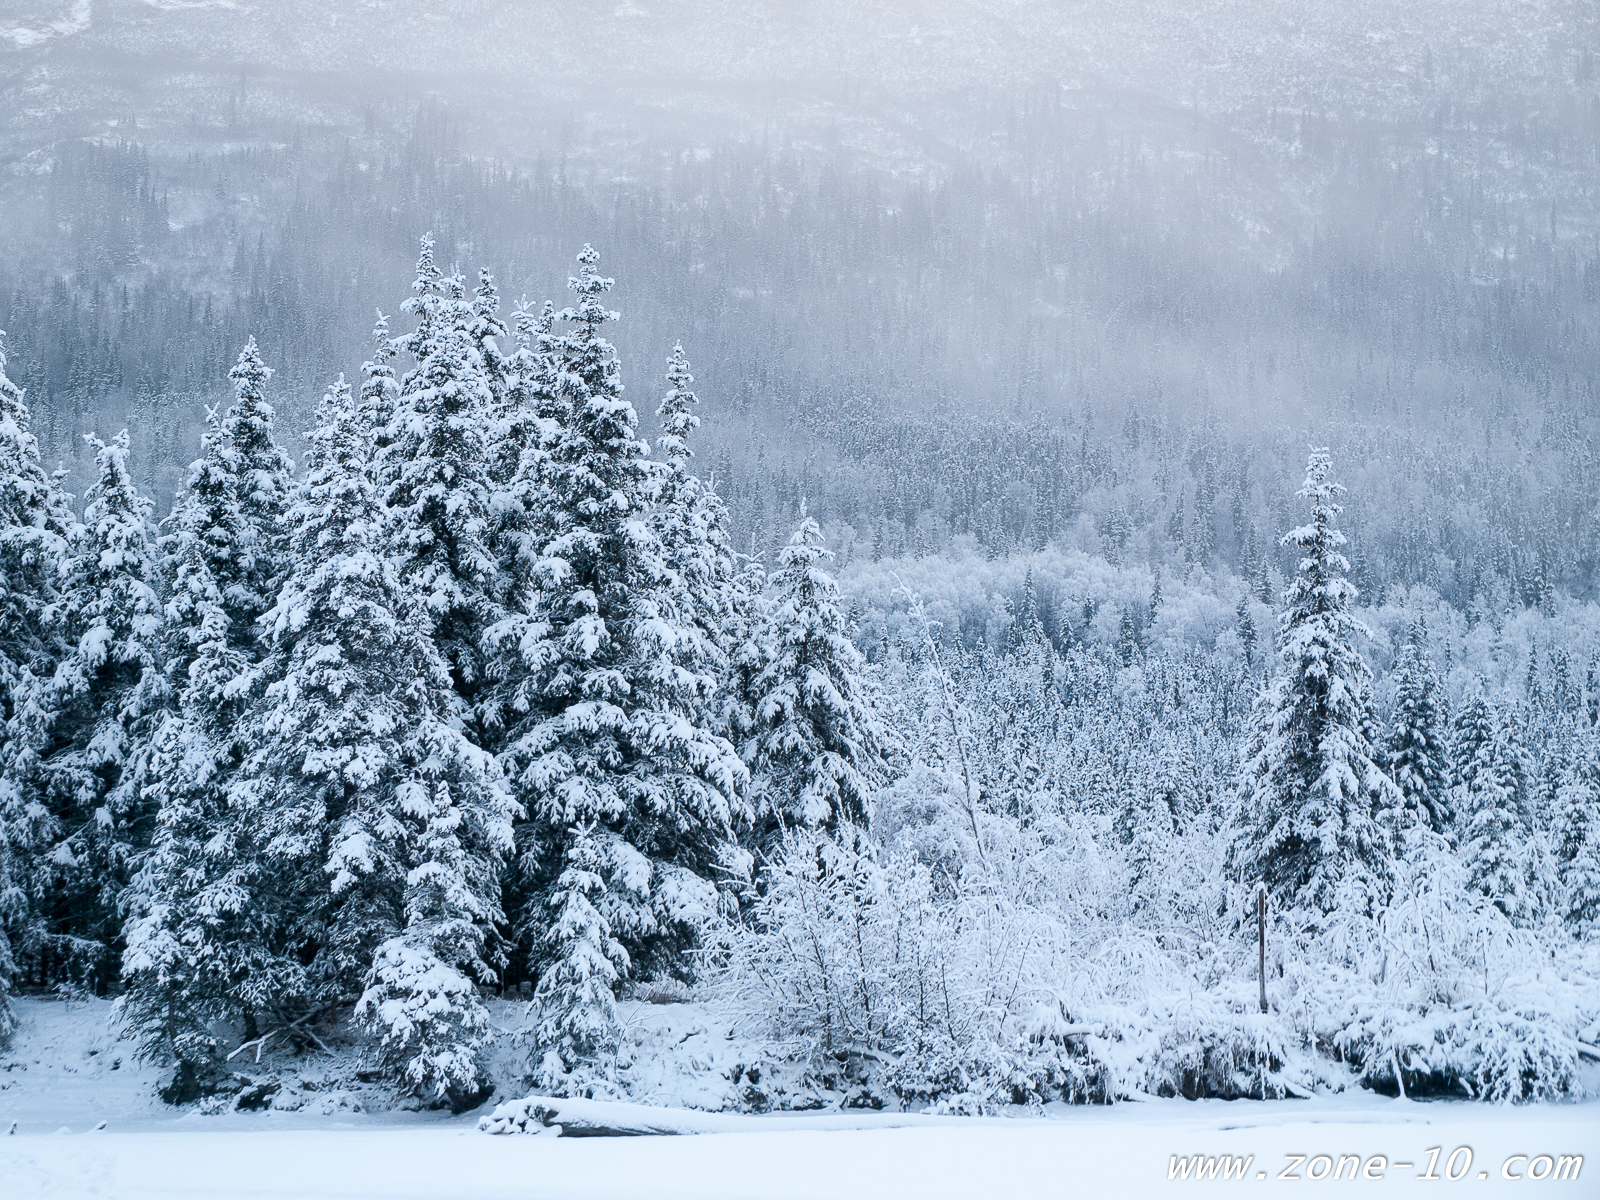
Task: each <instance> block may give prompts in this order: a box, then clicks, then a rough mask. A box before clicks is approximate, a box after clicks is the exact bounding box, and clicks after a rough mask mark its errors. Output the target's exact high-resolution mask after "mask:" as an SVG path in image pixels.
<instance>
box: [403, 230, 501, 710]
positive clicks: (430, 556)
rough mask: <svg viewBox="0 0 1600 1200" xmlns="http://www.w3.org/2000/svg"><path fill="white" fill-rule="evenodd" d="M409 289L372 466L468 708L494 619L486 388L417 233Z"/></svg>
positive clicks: (490, 401) (471, 322) (466, 328)
mask: <svg viewBox="0 0 1600 1200" xmlns="http://www.w3.org/2000/svg"><path fill="white" fill-rule="evenodd" d="M412 293H413V294H412V295H411V297H410V298H408V299H407V300H406V302H405V304H404V305H403V306H402V307H403V308H404V310H405V311H406V312H408V313H411V314H414V315H415V316H416V318H417V326H416V328H415V329H414V330H413V331H412V332H411V333H410V334H408V335H407V336H405V337H404V338H401V339H400V340H399V343H398V344H399V347H400V348H401V349H403V350H405V351H406V352H407V353H408V354H410V355H411V357H412V359H413V365H412V367H411V369H410V370H409V371H407V372H406V374H405V377H404V378H403V379H402V380H401V382H400V394H399V396H398V397H397V399H396V400H395V408H394V415H393V417H392V418H391V420H390V424H389V428H388V431H387V433H386V434H385V437H386V440H387V441H388V443H389V444H388V445H387V446H385V447H384V448H383V449H382V450H381V451H380V453H379V455H378V459H377V462H376V464H375V470H376V473H377V477H378V479H379V481H380V482H381V483H382V484H383V486H384V488H385V491H384V496H383V500H384V503H385V505H386V506H387V507H388V509H389V512H390V516H391V523H390V528H391V532H392V539H393V541H392V547H391V553H392V554H394V555H395V556H397V558H398V561H399V563H400V571H401V575H402V577H403V578H404V579H405V581H406V583H407V585H408V586H410V587H412V588H414V589H415V590H416V591H417V593H418V594H419V595H420V596H421V597H422V599H423V603H424V604H425V605H426V607H427V611H428V613H429V615H430V618H431V621H432V631H431V632H432V637H433V641H434V644H435V645H436V646H438V648H439V651H440V653H441V654H442V655H443V656H444V659H445V662H446V663H448V664H449V667H450V672H451V676H452V679H453V680H454V683H455V687H456V690H457V691H458V692H459V693H460V694H461V696H462V697H463V699H465V700H466V701H467V702H468V704H469V705H471V704H472V703H473V702H474V700H475V698H476V697H477V695H478V693H479V692H480V690H481V689H482V687H483V684H484V681H485V673H484V633H485V631H486V629H487V628H488V627H489V625H490V624H491V623H492V622H493V620H494V619H495V617H496V615H497V610H496V607H495V605H494V603H493V599H492V595H491V592H492V587H493V582H494V575H495V568H496V563H495V559H494V555H493V554H492V553H491V551H490V548H489V545H488V536H489V526H490V505H491V499H492V494H491V487H490V482H489V454H488V450H487V447H486V446H485V444H484V435H485V430H486V426H487V422H488V419H489V417H490V414H491V413H492V411H493V406H494V396H493V392H492V391H491V388H490V384H489V375H488V371H487V368H486V366H485V363H484V359H483V346H482V342H481V340H480V337H479V336H478V333H479V327H480V325H481V324H482V323H483V322H484V321H486V320H487V319H488V318H487V317H486V316H482V315H480V314H477V313H475V312H474V309H473V305H472V303H471V302H469V301H468V300H467V298H466V287H465V284H464V283H463V282H462V279H461V277H460V276H459V275H448V276H447V275H445V274H444V273H443V272H442V271H441V270H440V269H439V267H438V266H437V265H436V264H435V262H434V259H433V239H432V237H425V238H423V240H422V253H421V256H420V257H419V259H418V261H417V274H416V280H415V282H414V283H413V284H412Z"/></svg>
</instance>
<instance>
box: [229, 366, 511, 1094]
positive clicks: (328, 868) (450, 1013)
mask: <svg viewBox="0 0 1600 1200" xmlns="http://www.w3.org/2000/svg"><path fill="white" fill-rule="evenodd" d="M308 440H309V441H310V443H311V453H310V457H309V461H308V464H307V465H308V475H307V478H306V481H305V484H304V486H303V487H302V488H301V489H300V490H299V492H298V493H297V495H296V497H295V501H294V504H293V506H292V507H291V509H290V511H289V513H288V516H287V521H286V528H287V533H288V551H289V570H288V573H287V577H286V579H285V582H284V587H283V590H282V592H281V593H280V594H279V597H278V601H277V604H276V605H275V606H274V607H273V608H272V610H271V611H270V612H269V613H268V615H267V619H266V621H265V622H264V624H265V625H266V626H267V629H268V630H269V634H268V637H269V640H270V645H271V649H270V651H269V653H268V655H267V657H266V659H265V660H264V662H263V663H262V666H261V669H260V672H259V674H260V676H261V678H262V680H263V681H264V685H265V686H264V687H263V689H262V690H261V692H260V699H259V701H258V703H257V704H256V705H254V706H253V708H252V710H251V712H250V713H249V714H248V716H247V718H246V726H247V730H248V739H247V740H248V742H249V744H250V746H251V747H252V749H251V752H250V754H249V756H248V757H247V758H246V760H245V762H244V765H243V767H242V769H241V771H240V778H239V781H238V782H237V783H236V784H235V786H234V787H233V789H232V791H231V800H232V804H233V806H234V808H235V809H236V810H237V811H238V812H239V813H240V814H241V819H242V821H243V822H244V823H245V824H246V826H247V828H248V832H249V836H248V841H249V842H250V844H251V845H252V846H254V847H255V848H256V851H257V853H258V854H259V856H260V861H261V867H260V870H259V872H258V878H257V882H256V887H255V894H256V897H257V903H258V904H260V905H262V907H263V908H264V909H265V910H266V911H268V912H271V913H273V914H274V926H273V930H272V932H273V941H272V943H271V945H270V946H269V949H270V950H271V951H272V952H273V953H274V956H275V958H276V959H277V961H278V962H280V963H281V964H283V965H282V966H280V967H279V968H278V969H276V970H273V971H271V972H268V973H266V974H267V975H268V978H270V979H271V980H272V984H273V986H274V987H275V988H276V989H277V995H276V997H272V996H267V995H262V996H259V997H256V996H251V997H249V998H250V999H251V1000H252V1001H254V1002H255V1003H258V1004H259V1005H261V1006H262V1007H270V1008H271V1009H273V1010H274V1011H275V1012H276V1013H277V1014H278V1015H279V1016H280V1017H283V1018H288V1017H290V1016H300V1015H304V1014H305V1013H306V1012H310V1011H314V1010H316V1009H318V1008H322V1007H326V1006H328V1005H331V1004H334V1003H337V1002H338V1000H339V999H340V997H342V996H345V995H349V994H351V993H352V992H355V991H361V999H360V1002H359V1004H358V1006H357V1012H358V1015H359V1016H360V1017H361V1019H362V1021H363V1023H364V1024H365V1025H366V1026H367V1027H368V1028H369V1029H370V1030H371V1031H372V1032H373V1034H374V1035H375V1036H376V1037H377V1038H378V1040H379V1045H380V1052H379V1057H380V1060H381V1061H382V1062H383V1063H384V1064H385V1066H386V1067H387V1068H388V1069H389V1071H390V1072H391V1074H392V1075H393V1076H394V1078H395V1079H396V1080H397V1081H398V1082H399V1083H400V1084H401V1085H402V1087H403V1088H404V1089H405V1090H406V1091H407V1092H409V1093H411V1094H413V1095H416V1096H418V1097H420V1098H422V1099H424V1100H426V1101H430V1102H446V1103H450V1104H452V1105H460V1104H463V1103H466V1102H467V1101H468V1100H469V1099H470V1098H472V1097H474V1096H476V1095H477V1094H478V1093H479V1091H480V1090H481V1083H482V1078H483V1071H482V1067H481V1065H480V1064H479V1062H478V1061H477V1054H478V1051H479V1049H480V1048H481V1046H482V1044H483V1041H484V1036H485V1031H486V1029H487V1027H488V1016H487V1014H486V1012H485V1011H484V1009H483V1006H482V1003H481V1002H480V1001H479V999H478V996H477V991H476V988H475V986H474V983H475V981H476V982H482V983H490V982H493V981H494V979H495V978H496V974H495V971H494V968H493V966H492V965H491V964H492V963H493V962H494V960H495V958H496V951H495V948H494V946H493V944H492V943H493V941H494V938H495V933H494V925H495V923H496V922H498V921H499V920H500V919H501V911H500V898H499V875H500V869H501V867H502V865H503V861H504V856H505V854H506V853H507V852H508V851H509V850H510V848H511V820H512V816H513V814H514V808H515V806H514V805H513V803H512V801H511V799H510V797H509V795H508V793H507V791H506V789H505V787H504V784H503V782H502V780H501V777H500V774H499V771H498V769H497V767H496V766H495V764H494V762H493V760H492V759H491V758H490V757H489V756H488V755H487V754H485V753H484V752H483V751H481V750H479V749H477V748H476V747H474V746H473V745H472V744H471V743H470V742H469V741H468V740H467V739H466V738H465V737H464V736H463V734H462V732H461V705H460V701H459V699H458V698H457V697H456V695H455V693H454V690H453V689H452V687H451V684H450V677H449V671H448V669H447V668H446V667H445V665H444V662H443V660H442V658H441V657H440V656H439V654H438V652H437V650H436V649H435V648H434V646H433V645H432V643H431V641H430V640H429V638H428V635H427V626H426V623H425V616H424V609H423V607H422V606H421V604H420V603H419V601H418V597H417V596H416V595H415V593H413V592H412V591H410V590H409V588H408V587H407V585H406V584H405V582H404V581H403V580H402V579H401V578H400V576H399V574H398V572H397V570H396V567H395V564H394V563H393V562H392V561H391V560H390V559H389V557H388V556H387V555H386V553H385V546H386V539H387V529H386V514H385V512H384V509H383V506H382V504H381V502H380V500H379V497H378V494H377V489H376V486H375V484H374V482H373V480H372V479H371V477H370V476H369V475H368V474H367V466H368V452H369V444H368V433H367V430H366V429H365V427H364V424H363V422H362V420H361V417H360V415H359V414H358V412H357V410H356V406H355V405H354V403H353V402H352V400H351V396H350V390H349V388H348V386H347V385H346V384H345V383H344V380H343V379H342V378H341V379H340V380H339V382H338V383H337V384H336V385H335V386H334V387H333V389H332V390H331V391H330V392H329V393H328V395H327V396H326V397H325V398H324V400H323V402H322V405H321V408H320V410H319V413H318V427H317V428H316V429H315V430H313V431H312V432H311V433H310V434H309V435H308ZM307 959H309V961H307ZM252 986H253V981H252ZM363 987H364V989H365V990H364V991H362V989H363Z"/></svg>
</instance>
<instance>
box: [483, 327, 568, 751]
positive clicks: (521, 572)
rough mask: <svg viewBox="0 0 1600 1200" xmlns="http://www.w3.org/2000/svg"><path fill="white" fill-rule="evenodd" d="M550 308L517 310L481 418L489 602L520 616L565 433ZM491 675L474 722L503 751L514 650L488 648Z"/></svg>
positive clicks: (544, 532)
mask: <svg viewBox="0 0 1600 1200" xmlns="http://www.w3.org/2000/svg"><path fill="white" fill-rule="evenodd" d="M555 320H556V316H555V306H554V305H553V304H551V303H550V302H549V301H546V302H545V305H544V310H543V312H541V313H540V314H538V315H537V316H535V315H534V314H533V313H532V312H530V311H529V310H528V309H527V307H526V305H524V306H523V307H521V308H519V309H518V310H517V313H516V316H515V330H516V334H515V336H516V341H517V348H516V350H515V352H514V353H512V354H511V355H510V356H509V358H508V359H507V360H505V361H504V362H503V363H501V364H500V368H499V375H500V381H501V383H502V385H503V386H502V387H501V388H500V390H498V391H497V392H495V393H493V395H494V401H495V405H494V408H493V409H492V410H491V411H490V412H489V413H488V414H487V420H488V426H489V433H488V446H489V451H490V461H489V481H490V487H491V499H490V504H489V510H490V523H489V530H488V535H487V543H488V546H489V550H490V552H491V553H492V555H493V556H494V560H495V562H496V564H497V571H496V574H495V579H494V591H493V596H494V601H495V604H496V605H497V606H498V609H499V610H501V611H504V612H509V613H517V612H521V613H526V612H530V611H532V610H533V609H534V608H535V607H536V606H537V603H538V601H537V599H536V593H537V592H538V587H539V583H538V564H539V561H540V556H541V554H542V552H543V549H544V545H545V543H546V542H547V541H548V540H549V537H550V530H549V528H548V513H547V506H546V504H545V496H546V494H547V492H548V490H549V487H550V479H549V471H548V466H549V461H550V448H551V447H552V446H553V445H554V444H555V442H556V440H557V438H558V437H559V435H560V433H561V430H562V429H563V428H564V427H565V426H564V421H563V415H564V410H563V408H562V402H561V399H560V396H559V395H558V392H557V388H556V370H557V362H558V359H559V353H558V348H557V340H558V339H557V337H556V334H555ZM487 669H488V671H489V673H490V674H491V675H492V676H494V678H495V685H496V686H495V687H494V688H493V689H491V690H490V691H489V693H488V697H487V699H486V700H485V701H484V702H482V703H480V704H479V706H478V708H479V719H480V722H481V725H482V728H483V732H484V735H485V740H486V744H488V745H491V746H493V747H494V748H495V749H496V750H499V749H503V747H504V736H505V728H506V725H507V723H508V722H509V721H512V720H514V719H515V718H514V715H513V714H512V712H511V711H509V710H508V709H507V708H506V707H505V705H507V704H508V703H510V702H511V701H512V698H513V697H514V696H515V695H516V694H517V691H518V688H519V686H520V685H521V683H522V682H523V681H524V679H525V678H526V669H525V668H524V667H523V666H522V664H521V663H520V661H519V659H518V656H517V655H516V653H515V652H514V650H512V651H510V652H508V651H507V649H506V648H504V647H494V648H491V650H490V652H489V662H488V663H487Z"/></svg>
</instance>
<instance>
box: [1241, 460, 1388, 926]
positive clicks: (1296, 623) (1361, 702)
mask: <svg viewBox="0 0 1600 1200" xmlns="http://www.w3.org/2000/svg"><path fill="white" fill-rule="evenodd" d="M1331 476H1332V464H1331V462H1330V460H1329V458H1328V453H1327V451H1326V450H1313V451H1312V452H1311V457H1310V461H1309V462H1308V464H1307V467H1306V481H1305V485H1304V486H1303V487H1302V488H1301V489H1300V491H1299V493H1298V494H1299V495H1300V496H1301V497H1303V498H1304V499H1307V500H1309V501H1310V503H1311V523H1310V524H1308V525H1303V526H1301V527H1300V528H1298V529H1295V530H1292V531H1290V532H1289V533H1287V534H1285V535H1284V538H1283V543H1284V545H1288V546H1295V547H1298V548H1299V550H1300V553H1301V558H1300V563H1299V571H1298V573H1297V574H1296V576H1295V577H1294V579H1293V580H1292V581H1291V583H1290V584H1289V586H1288V588H1287V589H1286V590H1285V591H1284V596H1283V599H1284V611H1283V613H1282V615H1281V616H1280V618H1279V630H1278V658H1279V662H1280V664H1281V669H1280V671H1279V673H1278V675H1277V677H1276V678H1275V679H1274V680H1273V681H1272V683H1271V685H1270V686H1269V687H1268V688H1267V689H1266V691H1264V692H1263V693H1262V696H1261V699H1260V701H1259V702H1258V706H1257V714H1256V722H1255V725H1256V728H1255V731H1254V734H1253V736H1252V740H1251V745H1250V749H1249V756H1248V759H1247V761H1246V764H1245V767H1244V777H1243V780H1242V804H1241V810H1240V813H1239V820H1238V823H1237V827H1236V830H1235V837H1234V842H1233V846H1232V858H1233V867H1234V870H1235V871H1236V872H1237V875H1238V878H1240V879H1241V880H1242V881H1243V882H1245V883H1247V884H1254V883H1255V882H1256V881H1258V880H1259V881H1261V882H1264V883H1265V884H1266V885H1267V886H1268V887H1269V888H1270V889H1271V890H1272V891H1273V892H1274V893H1275V894H1276V895H1277V896H1278V897H1279V898H1280V900H1281V901H1282V902H1285V903H1288V904H1292V905H1294V906H1296V907H1298V908H1300V909H1301V910H1303V911H1304V912H1305V913H1307V914H1308V915H1312V916H1314V915H1315V914H1319V913H1322V914H1325V913H1328V912H1331V911H1332V909H1333V907H1334V905H1335V902H1336V896H1337V893H1338V890H1339V887H1340V885H1341V884H1342V883H1344V882H1345V881H1347V880H1350V881H1352V882H1356V883H1358V884H1365V886H1367V887H1368V888H1369V889H1372V890H1374V891H1376V890H1377V889H1379V888H1381V883H1382V880H1383V879H1384V878H1385V877H1386V875H1387V874H1388V860H1389V855H1388V849H1387V845H1386V839H1385V838H1384V836H1383V832H1382V830H1381V829H1380V828H1379V827H1378V824H1377V822H1376V820H1375V819H1374V815H1375V813H1376V812H1377V811H1379V810H1380V809H1383V808H1388V807H1393V806H1395V805H1397V803H1398V801H1397V799H1396V798H1395V796H1394V795H1393V793H1394V792H1395V790H1396V789H1395V785H1394V783H1393V781H1392V780H1390V779H1389V777H1388V776H1387V775H1385V774H1384V772H1383V770H1382V769H1381V768H1380V767H1379V766H1378V764H1377V762H1375V761H1374V759H1375V755H1376V750H1375V748H1374V747H1373V746H1372V745H1371V743H1370V741H1369V739H1368V736H1367V733H1366V729H1367V728H1368V727H1369V707H1370V701H1369V699H1368V692H1367V689H1368V684H1369V681H1370V679H1371V670H1370V668H1368V666H1367V664H1366V661H1365V660H1364V659H1363V658H1362V657H1361V654H1360V651H1359V650H1358V649H1357V641H1358V639H1360V638H1362V637H1365V636H1367V631H1366V629H1365V627H1364V626H1363V625H1362V624H1361V623H1360V622H1359V621H1357V620H1356V618H1355V617H1354V616H1353V615H1352V614H1351V611H1350V607H1351V603H1352V601H1353V600H1354V599H1355V595H1356V590H1355V588H1354V586H1353V585H1351V583H1350V582H1349V581H1348V580H1347V579H1346V578H1345V573H1346V572H1347V571H1349V569H1350V563H1349V560H1347V559H1346V558H1345V556H1344V554H1343V553H1342V552H1341V551H1340V547H1341V546H1343V545H1344V544H1345V538H1344V535H1343V534H1342V533H1340V532H1339V530H1338V529H1337V528H1335V527H1334V524H1333V522H1334V519H1335V518H1336V517H1337V516H1338V515H1339V513H1340V512H1341V511H1342V506H1341V505H1340V504H1339V503H1338V502H1337V501H1336V499H1335V497H1337V496H1339V495H1340V494H1342V493H1343V491H1344V488H1343V486H1342V485H1340V484H1337V483H1335V482H1334V481H1333V479H1332V477H1331Z"/></svg>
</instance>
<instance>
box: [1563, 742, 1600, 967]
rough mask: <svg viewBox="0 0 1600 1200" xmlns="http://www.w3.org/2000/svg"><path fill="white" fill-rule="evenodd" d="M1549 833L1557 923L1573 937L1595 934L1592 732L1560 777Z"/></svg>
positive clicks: (1597, 844) (1598, 846) (1597, 871)
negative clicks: (1556, 888) (1556, 879)
mask: <svg viewBox="0 0 1600 1200" xmlns="http://www.w3.org/2000/svg"><path fill="white" fill-rule="evenodd" d="M1551 834H1552V840H1553V842H1554V850H1555V859H1556V869H1557V872H1558V873H1559V880H1560V883H1561V896H1562V913H1561V916H1562V920H1563V921H1564V922H1565V924H1566V926H1567V928H1568V930H1570V931H1571V932H1572V933H1573V934H1574V935H1575V936H1577V937H1595V936H1596V935H1600V743H1597V741H1596V739H1595V736H1594V735H1593V734H1592V733H1591V734H1589V735H1588V736H1587V737H1586V738H1585V740H1584V742H1583V744H1582V745H1581V746H1580V747H1579V749H1578V751H1577V753H1576V754H1574V755H1573V757H1572V760H1571V762H1570V763H1568V764H1567V767H1566V770H1565V771H1564V772H1563V774H1562V779H1561V783H1560V786H1559V787H1558V788H1557V789H1556V795H1555V805H1554V812H1553V813H1552V820H1551Z"/></svg>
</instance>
